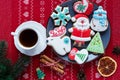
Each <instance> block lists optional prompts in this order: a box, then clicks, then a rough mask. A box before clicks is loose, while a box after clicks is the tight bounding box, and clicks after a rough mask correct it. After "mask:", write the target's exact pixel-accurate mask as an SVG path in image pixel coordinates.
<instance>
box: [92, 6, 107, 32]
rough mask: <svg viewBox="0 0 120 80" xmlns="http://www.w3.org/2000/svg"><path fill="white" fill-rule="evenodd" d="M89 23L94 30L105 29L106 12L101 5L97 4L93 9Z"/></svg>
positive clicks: (100, 30)
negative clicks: (94, 9) (96, 7)
mask: <svg viewBox="0 0 120 80" xmlns="http://www.w3.org/2000/svg"><path fill="white" fill-rule="evenodd" d="M90 25H91V28H92V29H93V30H94V31H98V32H103V31H105V30H107V28H108V20H107V12H106V11H105V10H103V8H102V6H99V7H98V9H97V10H96V11H94V14H93V18H92V20H91V23H90Z"/></svg>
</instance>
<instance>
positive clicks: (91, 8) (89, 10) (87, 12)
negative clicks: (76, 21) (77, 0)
mask: <svg viewBox="0 0 120 80" xmlns="http://www.w3.org/2000/svg"><path fill="white" fill-rule="evenodd" d="M92 11H93V4H92V3H90V2H89V5H88V9H87V10H86V12H85V14H86V15H90V14H91V13H92Z"/></svg>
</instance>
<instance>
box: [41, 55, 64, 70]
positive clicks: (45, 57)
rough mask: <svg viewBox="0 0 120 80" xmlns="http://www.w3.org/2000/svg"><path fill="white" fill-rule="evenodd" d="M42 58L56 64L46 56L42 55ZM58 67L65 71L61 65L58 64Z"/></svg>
mask: <svg viewBox="0 0 120 80" xmlns="http://www.w3.org/2000/svg"><path fill="white" fill-rule="evenodd" d="M40 57H41V58H44V59H46V60H47V61H49V62H51V63H55V60H53V59H51V58H49V57H47V56H46V55H41V56H40ZM56 66H58V67H59V68H61V69H64V66H62V65H61V64H60V63H56Z"/></svg>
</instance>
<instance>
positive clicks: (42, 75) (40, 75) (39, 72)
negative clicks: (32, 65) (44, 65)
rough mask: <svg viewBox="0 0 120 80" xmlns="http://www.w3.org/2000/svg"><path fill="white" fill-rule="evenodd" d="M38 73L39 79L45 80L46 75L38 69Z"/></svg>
mask: <svg viewBox="0 0 120 80" xmlns="http://www.w3.org/2000/svg"><path fill="white" fill-rule="evenodd" d="M36 72H37V76H38V79H43V78H44V76H45V74H44V73H43V72H42V71H41V70H40V69H39V68H37V69H36Z"/></svg>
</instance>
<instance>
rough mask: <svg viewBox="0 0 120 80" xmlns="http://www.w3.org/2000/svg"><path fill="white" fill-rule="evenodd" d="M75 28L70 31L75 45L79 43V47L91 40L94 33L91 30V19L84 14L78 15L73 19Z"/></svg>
mask: <svg viewBox="0 0 120 80" xmlns="http://www.w3.org/2000/svg"><path fill="white" fill-rule="evenodd" d="M72 21H73V22H74V23H73V27H72V28H69V29H68V31H69V32H70V33H71V39H72V40H74V41H75V42H74V44H76V43H78V46H80V45H81V44H84V42H86V41H90V40H91V35H94V32H93V31H92V30H91V29H90V26H89V19H88V17H87V16H86V15H84V14H77V15H75V16H74V17H72Z"/></svg>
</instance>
